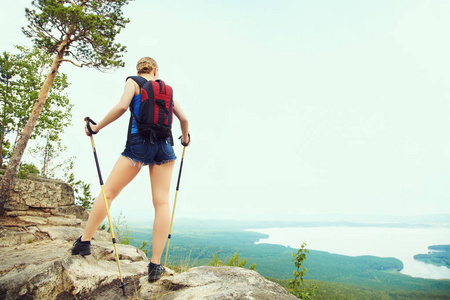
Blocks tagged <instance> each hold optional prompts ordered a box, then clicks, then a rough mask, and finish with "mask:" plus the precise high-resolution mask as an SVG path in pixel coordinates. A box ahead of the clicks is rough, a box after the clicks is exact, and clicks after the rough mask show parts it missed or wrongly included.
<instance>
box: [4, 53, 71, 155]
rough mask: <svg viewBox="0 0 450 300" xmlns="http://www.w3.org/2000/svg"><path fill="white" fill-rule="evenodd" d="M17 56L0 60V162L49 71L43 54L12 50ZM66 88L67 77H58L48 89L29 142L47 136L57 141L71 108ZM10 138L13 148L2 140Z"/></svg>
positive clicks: (62, 74)
mask: <svg viewBox="0 0 450 300" xmlns="http://www.w3.org/2000/svg"><path fill="white" fill-rule="evenodd" d="M15 48H16V49H17V50H18V53H16V54H11V53H8V52H3V55H2V56H0V71H1V72H0V73H1V76H0V78H1V80H0V95H1V103H0V118H1V120H0V130H1V132H0V133H1V144H2V158H8V157H9V156H10V153H11V151H12V150H13V148H14V147H13V146H15V144H16V142H17V140H18V138H19V134H20V133H21V132H22V130H23V128H24V127H25V124H26V122H27V120H28V116H29V115H30V113H31V111H32V109H33V106H34V104H35V103H36V101H37V100H38V95H39V90H40V87H41V86H42V84H43V83H44V80H45V77H46V73H48V72H49V71H50V67H51V63H52V58H51V56H50V55H49V54H48V53H46V52H45V51H43V50H39V49H30V48H27V47H22V46H15ZM68 86H69V83H68V81H67V75H66V74H64V73H58V74H57V75H56V77H55V81H54V84H53V85H52V88H51V89H50V92H49V95H48V98H47V101H46V103H45V105H44V108H43V110H42V112H41V114H40V118H39V121H38V123H37V124H36V127H35V129H34V131H33V134H32V136H31V139H36V137H38V136H42V135H43V136H48V138H49V139H50V140H51V141H55V142H56V141H59V136H60V133H62V132H64V128H65V127H67V125H69V124H70V122H71V119H72V115H71V109H72V106H73V105H72V104H70V103H69V98H68V97H67V95H66V94H65V93H64V90H65V89H66V88H67V87H68ZM9 134H14V135H15V137H14V143H13V146H12V147H11V146H10V142H9V141H8V140H7V139H6V136H7V135H9Z"/></svg>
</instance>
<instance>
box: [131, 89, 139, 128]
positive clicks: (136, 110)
mask: <svg viewBox="0 0 450 300" xmlns="http://www.w3.org/2000/svg"><path fill="white" fill-rule="evenodd" d="M131 103H132V104H133V107H134V113H135V115H136V116H139V107H140V106H141V94H139V95H136V96H134V97H133V99H131ZM130 107H131V105H130ZM131 117H132V118H133V123H132V125H131V134H133V133H138V129H137V124H136V120H135V119H134V116H133V114H131Z"/></svg>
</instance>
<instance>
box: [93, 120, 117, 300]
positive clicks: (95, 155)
mask: <svg viewBox="0 0 450 300" xmlns="http://www.w3.org/2000/svg"><path fill="white" fill-rule="evenodd" d="M84 120H85V121H86V126H87V128H88V130H89V132H90V133H91V135H90V138H91V144H92V151H93V152H94V158H95V164H96V165H97V172H98V178H99V179H100V186H101V188H102V195H103V200H104V201H105V208H106V214H107V215H108V222H109V231H111V238H112V242H113V246H114V253H115V255H116V262H117V267H118V268H119V277H120V286H119V288H121V289H122V291H123V295H124V296H125V282H124V281H123V278H122V270H121V269H120V261H119V254H118V252H117V247H116V239H115V238H114V229H113V226H112V222H111V216H110V215H109V208H108V201H107V200H106V194H105V188H104V186H103V179H102V173H101V172H100V165H99V163H98V158H97V152H96V151H95V145H94V138H93V137H92V136H93V135H94V134H96V133H97V132H94V131H92V129H91V126H90V124H89V123H92V124H94V125H97V123H95V122H94V121H92V120H91V119H90V118H89V117H86V118H84Z"/></svg>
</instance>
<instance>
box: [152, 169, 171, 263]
mask: <svg viewBox="0 0 450 300" xmlns="http://www.w3.org/2000/svg"><path fill="white" fill-rule="evenodd" d="M174 166H175V161H171V162H167V163H164V164H162V165H153V166H151V167H150V181H151V184H152V197H153V206H154V207H155V220H154V222H153V239H152V258H151V260H150V261H151V262H152V263H154V264H161V255H162V253H163V251H164V246H165V244H166V240H167V235H168V234H169V227H170V206H169V190H170V180H171V178H172V171H173V167H174Z"/></svg>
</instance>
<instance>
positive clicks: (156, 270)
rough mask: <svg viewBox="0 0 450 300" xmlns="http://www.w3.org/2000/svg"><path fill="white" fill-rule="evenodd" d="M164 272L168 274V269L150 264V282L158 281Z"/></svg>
mask: <svg viewBox="0 0 450 300" xmlns="http://www.w3.org/2000/svg"><path fill="white" fill-rule="evenodd" d="M164 272H166V269H164V267H163V266H161V265H157V264H154V263H152V262H150V263H149V264H148V281H149V282H155V281H157V280H158V279H159V278H161V275H162V274H163V273H164Z"/></svg>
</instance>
